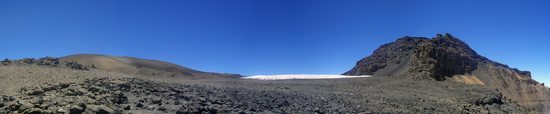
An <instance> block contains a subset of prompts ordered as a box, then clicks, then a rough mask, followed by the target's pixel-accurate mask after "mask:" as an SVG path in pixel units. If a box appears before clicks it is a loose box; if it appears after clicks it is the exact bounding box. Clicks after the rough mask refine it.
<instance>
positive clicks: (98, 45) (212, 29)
mask: <svg viewBox="0 0 550 114" xmlns="http://www.w3.org/2000/svg"><path fill="white" fill-rule="evenodd" d="M510 1H514V2H509V1H505V0H498V1H485V0H483V1H480V0H433V1H432V0H419V1H413V0H357V1H346V0H333V1H324V0H168V1H166V0H1V1H0V58H12V59H17V58H23V57H35V58H36V57H43V56H54V57H61V56H64V55H69V54H76V53H99V54H108V55H117V56H134V57H139V58H147V59H157V60H163V61H168V62H173V63H176V64H180V65H182V66H186V67H189V68H193V69H198V70H203V71H212V72H228V73H240V74H243V75H256V74H340V73H343V72H345V71H347V70H349V69H350V68H352V67H353V66H354V64H355V62H356V61H358V60H359V59H361V58H363V57H365V56H368V55H370V54H371V53H372V51H373V50H374V49H376V48H377V47H378V46H380V45H382V44H384V43H389V42H392V41H395V40H396V39H397V38H399V37H402V36H406V35H408V36H425V37H433V36H435V34H437V33H445V32H449V33H452V34H453V35H454V36H457V37H459V38H461V39H462V40H464V41H465V42H467V43H468V44H470V46H471V47H472V48H473V49H475V50H476V51H477V52H478V53H480V54H482V55H484V56H486V57H488V58H490V59H492V60H495V61H498V62H501V63H504V64H508V65H509V66H512V67H517V68H519V69H521V70H529V71H532V73H533V77H534V78H535V79H537V80H539V81H542V82H547V83H549V82H550V62H549V60H548V58H550V51H549V49H550V2H548V1H547V0H540V1H529V0H522V1H519V0H510Z"/></svg>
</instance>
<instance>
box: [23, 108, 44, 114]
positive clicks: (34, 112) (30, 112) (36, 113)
mask: <svg viewBox="0 0 550 114" xmlns="http://www.w3.org/2000/svg"><path fill="white" fill-rule="evenodd" d="M42 113H43V111H42V109H39V108H31V109H27V110H25V111H24V112H23V114H42Z"/></svg>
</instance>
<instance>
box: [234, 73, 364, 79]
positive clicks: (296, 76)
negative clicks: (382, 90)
mask: <svg viewBox="0 0 550 114" xmlns="http://www.w3.org/2000/svg"><path fill="white" fill-rule="evenodd" d="M363 77H371V76H368V75H364V76H346V75H318V74H284V75H255V76H247V77H243V79H258V80H288V79H339V78H363Z"/></svg>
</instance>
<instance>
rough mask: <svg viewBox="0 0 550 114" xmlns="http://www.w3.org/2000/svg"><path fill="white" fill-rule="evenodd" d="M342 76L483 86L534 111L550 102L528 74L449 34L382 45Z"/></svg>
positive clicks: (545, 90)
mask: <svg viewBox="0 0 550 114" xmlns="http://www.w3.org/2000/svg"><path fill="white" fill-rule="evenodd" d="M343 75H372V76H375V77H392V78H396V77H397V78H410V79H415V80H434V81H455V82H460V83H464V84H474V85H483V86H486V87H491V88H493V89H496V90H499V93H501V94H503V95H504V97H503V99H505V100H509V101H513V102H518V103H519V104H521V105H522V106H525V107H527V109H529V110H534V111H542V110H544V109H545V107H544V104H545V101H548V99H550V98H549V96H550V91H549V90H548V88H546V87H545V86H544V84H541V83H539V82H537V81H535V80H533V79H532V78H531V73H530V72H529V71H521V70H518V69H516V68H511V67H509V66H507V65H505V64H501V63H498V62H495V61H492V60H490V59H488V58H486V57H484V56H482V55H479V54H478V53H476V52H475V51H474V50H473V49H472V48H470V46H468V44H466V43H465V42H463V41H461V40H460V39H458V38H457V37H455V36H453V35H451V34H448V33H446V34H437V35H436V36H435V37H433V38H426V37H409V36H406V37H403V38H399V39H397V40H396V41H395V42H391V43H388V44H384V45H382V46H380V47H379V48H378V49H376V50H375V51H374V53H373V54H372V55H370V56H368V57H365V58H363V59H361V60H360V61H358V62H357V64H356V66H355V67H353V68H352V69H351V70H349V71H347V72H345V73H343ZM469 79H474V80H469ZM473 82H475V83H473Z"/></svg>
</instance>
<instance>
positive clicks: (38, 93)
mask: <svg viewBox="0 0 550 114" xmlns="http://www.w3.org/2000/svg"><path fill="white" fill-rule="evenodd" d="M42 94H44V90H42V89H37V90H34V91H31V92H30V93H28V95H42Z"/></svg>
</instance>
